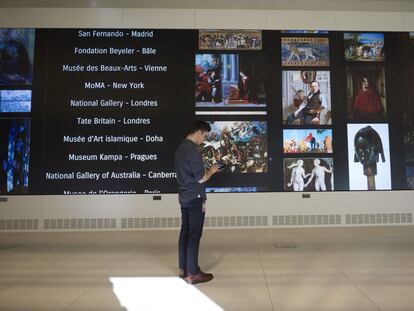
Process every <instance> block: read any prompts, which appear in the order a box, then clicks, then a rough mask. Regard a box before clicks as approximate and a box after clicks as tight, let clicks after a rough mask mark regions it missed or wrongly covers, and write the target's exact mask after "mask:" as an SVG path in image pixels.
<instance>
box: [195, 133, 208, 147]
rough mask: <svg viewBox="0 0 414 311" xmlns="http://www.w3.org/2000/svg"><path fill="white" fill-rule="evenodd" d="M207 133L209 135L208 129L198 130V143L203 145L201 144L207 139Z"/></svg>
mask: <svg viewBox="0 0 414 311" xmlns="http://www.w3.org/2000/svg"><path fill="white" fill-rule="evenodd" d="M207 135H208V132H207V131H201V130H198V131H197V136H196V143H197V145H199V146H201V144H202V143H203V142H204V141H205V140H206V137H207Z"/></svg>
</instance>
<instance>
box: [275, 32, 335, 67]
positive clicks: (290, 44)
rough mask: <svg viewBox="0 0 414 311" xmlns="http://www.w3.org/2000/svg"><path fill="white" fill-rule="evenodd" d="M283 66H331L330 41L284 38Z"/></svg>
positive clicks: (311, 38) (325, 39)
mask: <svg viewBox="0 0 414 311" xmlns="http://www.w3.org/2000/svg"><path fill="white" fill-rule="evenodd" d="M282 66H329V39H328V38H317V37H284V38H282Z"/></svg>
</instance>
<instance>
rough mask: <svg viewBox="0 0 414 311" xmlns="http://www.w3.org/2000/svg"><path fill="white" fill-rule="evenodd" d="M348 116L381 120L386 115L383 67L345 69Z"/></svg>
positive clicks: (356, 118) (357, 118)
mask: <svg viewBox="0 0 414 311" xmlns="http://www.w3.org/2000/svg"><path fill="white" fill-rule="evenodd" d="M346 85H347V108H348V118H349V119H355V120H381V119H385V118H386V117H387V103H386V96H385V73H384V68H377V69H359V68H358V69H355V68H349V67H348V68H347V70H346Z"/></svg>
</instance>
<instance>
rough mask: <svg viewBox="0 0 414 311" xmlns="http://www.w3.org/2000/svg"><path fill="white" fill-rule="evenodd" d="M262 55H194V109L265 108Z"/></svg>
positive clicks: (264, 77) (264, 75) (264, 79)
mask: <svg viewBox="0 0 414 311" xmlns="http://www.w3.org/2000/svg"><path fill="white" fill-rule="evenodd" d="M265 81H266V74H265V63H264V58H263V57H261V55H253V54H243V55H239V54H196V58H195V101H196V107H215V108H217V107H265V106H266V90H265Z"/></svg>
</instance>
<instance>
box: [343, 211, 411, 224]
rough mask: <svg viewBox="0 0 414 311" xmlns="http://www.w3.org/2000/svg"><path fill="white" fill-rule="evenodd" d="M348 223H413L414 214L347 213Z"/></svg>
mask: <svg viewBox="0 0 414 311" xmlns="http://www.w3.org/2000/svg"><path fill="white" fill-rule="evenodd" d="M345 222H346V224H347V225H366V224H411V223H413V214H411V213H387V214H346V215H345Z"/></svg>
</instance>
